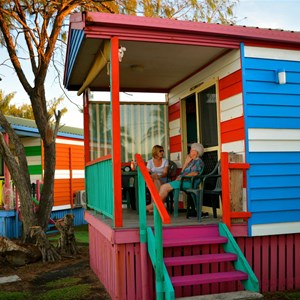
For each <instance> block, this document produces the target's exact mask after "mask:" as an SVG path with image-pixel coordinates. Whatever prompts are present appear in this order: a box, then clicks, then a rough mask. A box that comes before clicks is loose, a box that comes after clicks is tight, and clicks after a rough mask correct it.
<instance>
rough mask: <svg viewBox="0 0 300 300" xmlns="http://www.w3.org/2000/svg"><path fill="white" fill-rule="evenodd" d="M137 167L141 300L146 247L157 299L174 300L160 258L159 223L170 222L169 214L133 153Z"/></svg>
mask: <svg viewBox="0 0 300 300" xmlns="http://www.w3.org/2000/svg"><path fill="white" fill-rule="evenodd" d="M135 159H136V162H137V170H138V203H139V222H140V243H141V244H140V245H141V261H142V272H141V274H142V290H143V293H144V294H143V299H147V298H148V297H147V284H148V282H147V277H146V276H147V275H146V274H147V272H146V268H147V259H146V257H147V250H148V253H149V256H150V259H151V262H152V265H153V269H154V272H155V285H156V299H157V300H160V299H174V298H175V292H174V288H173V285H172V283H171V280H170V277H169V274H168V272H167V269H166V267H165V264H164V261H163V241H162V224H163V223H164V224H170V222H171V219H170V216H169V214H168V212H167V210H166V208H165V206H164V203H163V202H162V200H161V198H160V196H159V194H158V191H157V189H156V187H155V185H154V182H153V180H152V179H151V176H150V174H149V172H148V170H147V168H146V166H145V163H144V161H143V159H142V157H141V155H140V154H136V155H135ZM146 185H147V187H148V189H149V192H150V194H151V197H152V199H153V206H154V232H153V230H152V228H151V227H147V220H146V201H145V199H146Z"/></svg>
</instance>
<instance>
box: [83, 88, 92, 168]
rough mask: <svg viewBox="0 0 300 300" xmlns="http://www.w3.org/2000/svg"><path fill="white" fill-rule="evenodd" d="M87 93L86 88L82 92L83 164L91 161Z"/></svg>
mask: <svg viewBox="0 0 300 300" xmlns="http://www.w3.org/2000/svg"><path fill="white" fill-rule="evenodd" d="M89 122H90V120H89V93H88V91H87V90H85V91H84V93H83V130H84V145H85V147H84V149H85V151H84V159H85V165H86V164H87V163H88V162H89V161H91V152H90V131H89Z"/></svg>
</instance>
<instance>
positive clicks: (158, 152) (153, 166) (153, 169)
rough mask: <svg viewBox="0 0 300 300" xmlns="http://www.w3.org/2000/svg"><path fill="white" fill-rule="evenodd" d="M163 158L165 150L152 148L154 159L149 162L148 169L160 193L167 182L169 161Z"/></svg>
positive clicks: (156, 146)
mask: <svg viewBox="0 0 300 300" xmlns="http://www.w3.org/2000/svg"><path fill="white" fill-rule="evenodd" d="M163 156H164V148H163V147H162V146H160V145H155V146H153V148H152V158H151V159H150V160H149V161H148V162H147V169H148V171H149V173H150V174H151V177H152V179H153V182H154V184H155V186H156V188H157V190H158V191H159V188H160V186H161V185H162V184H163V183H166V182H167V174H168V167H169V161H168V160H167V159H166V158H164V157H163Z"/></svg>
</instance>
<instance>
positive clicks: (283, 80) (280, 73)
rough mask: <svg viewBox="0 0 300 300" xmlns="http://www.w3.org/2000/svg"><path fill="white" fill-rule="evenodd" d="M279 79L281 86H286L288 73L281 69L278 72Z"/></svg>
mask: <svg viewBox="0 0 300 300" xmlns="http://www.w3.org/2000/svg"><path fill="white" fill-rule="evenodd" d="M277 78H278V83H279V84H286V73H285V70H283V69H280V70H278V71H277Z"/></svg>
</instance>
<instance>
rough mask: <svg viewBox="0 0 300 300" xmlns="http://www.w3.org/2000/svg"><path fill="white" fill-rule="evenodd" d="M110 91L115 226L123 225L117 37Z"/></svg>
mask: <svg viewBox="0 0 300 300" xmlns="http://www.w3.org/2000/svg"><path fill="white" fill-rule="evenodd" d="M110 61H111V67H110V71H111V72H110V93H111V111H112V146H113V148H112V150H113V151H112V158H113V159H112V164H113V188H114V221H115V226H116V227H122V226H123V220H122V181H121V130H120V66H119V39H118V38H117V37H113V38H112V39H111V60H110Z"/></svg>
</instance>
